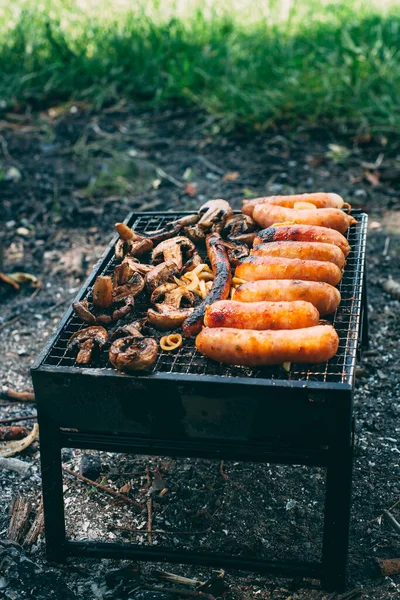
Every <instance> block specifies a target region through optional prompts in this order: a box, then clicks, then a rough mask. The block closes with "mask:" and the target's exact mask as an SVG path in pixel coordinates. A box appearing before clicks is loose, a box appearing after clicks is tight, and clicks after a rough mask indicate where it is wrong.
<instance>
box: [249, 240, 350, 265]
mask: <svg viewBox="0 0 400 600" xmlns="http://www.w3.org/2000/svg"><path fill="white" fill-rule="evenodd" d="M250 254H251V255H252V256H280V257H282V258H301V259H303V260H325V261H327V262H332V263H334V264H335V265H337V266H338V267H339V269H342V268H343V267H344V263H345V262H346V259H345V257H344V254H343V252H342V251H341V249H340V248H338V247H337V246H335V245H334V244H323V243H322V242H272V243H271V244H260V245H259V246H256V247H255V248H254V249H253V250H251V252H250Z"/></svg>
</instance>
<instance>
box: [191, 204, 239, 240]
mask: <svg viewBox="0 0 400 600" xmlns="http://www.w3.org/2000/svg"><path fill="white" fill-rule="evenodd" d="M199 215H200V220H199V221H198V222H197V223H196V225H193V226H191V227H186V228H185V233H186V235H187V236H188V237H189V238H190V239H191V240H193V241H194V242H201V241H204V240H205V237H206V233H210V232H216V233H220V232H221V231H222V229H223V227H224V224H225V222H226V220H227V219H229V218H230V217H231V216H232V215H233V210H232V208H231V206H230V204H229V202H227V201H226V200H221V199H217V200H209V201H208V202H206V203H205V204H203V206H201V207H200V209H199Z"/></svg>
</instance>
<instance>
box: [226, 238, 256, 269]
mask: <svg viewBox="0 0 400 600" xmlns="http://www.w3.org/2000/svg"><path fill="white" fill-rule="evenodd" d="M223 245H224V246H225V248H226V253H227V255H228V260H229V263H230V265H231V266H232V267H236V265H237V264H238V263H239V261H240V260H241V259H242V258H246V256H248V255H249V253H250V248H249V247H248V246H247V245H246V244H235V243H233V242H228V241H224V242H223Z"/></svg>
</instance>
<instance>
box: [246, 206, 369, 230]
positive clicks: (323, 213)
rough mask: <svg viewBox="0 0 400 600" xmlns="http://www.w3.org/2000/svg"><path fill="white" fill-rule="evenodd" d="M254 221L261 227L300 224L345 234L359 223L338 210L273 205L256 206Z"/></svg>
mask: <svg viewBox="0 0 400 600" xmlns="http://www.w3.org/2000/svg"><path fill="white" fill-rule="evenodd" d="M253 219H254V220H255V221H256V223H258V224H259V225H261V227H269V226H270V225H273V224H274V223H284V222H288V223H296V224H297V223H299V224H302V225H317V226H318V227H329V228H331V229H335V230H336V231H340V233H345V232H346V231H347V230H348V228H349V227H350V225H353V224H354V223H357V221H356V220H355V218H354V217H352V216H351V215H348V214H346V213H345V212H343V211H342V210H339V209H338V208H319V209H317V210H296V209H294V208H285V207H283V206H274V205H271V204H256V206H255V207H254V210H253Z"/></svg>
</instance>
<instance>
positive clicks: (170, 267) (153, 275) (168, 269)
mask: <svg viewBox="0 0 400 600" xmlns="http://www.w3.org/2000/svg"><path fill="white" fill-rule="evenodd" d="M174 275H179V270H178V267H177V266H176V263H175V262H174V261H173V260H168V261H167V262H163V263H161V264H159V265H157V266H156V267H152V269H151V271H150V272H149V273H147V275H146V277H145V282H146V289H147V291H148V292H149V294H151V293H152V292H154V290H155V289H156V288H157V287H158V286H159V285H161V284H163V283H166V282H167V281H170V280H171V279H172V278H173V276H174Z"/></svg>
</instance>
